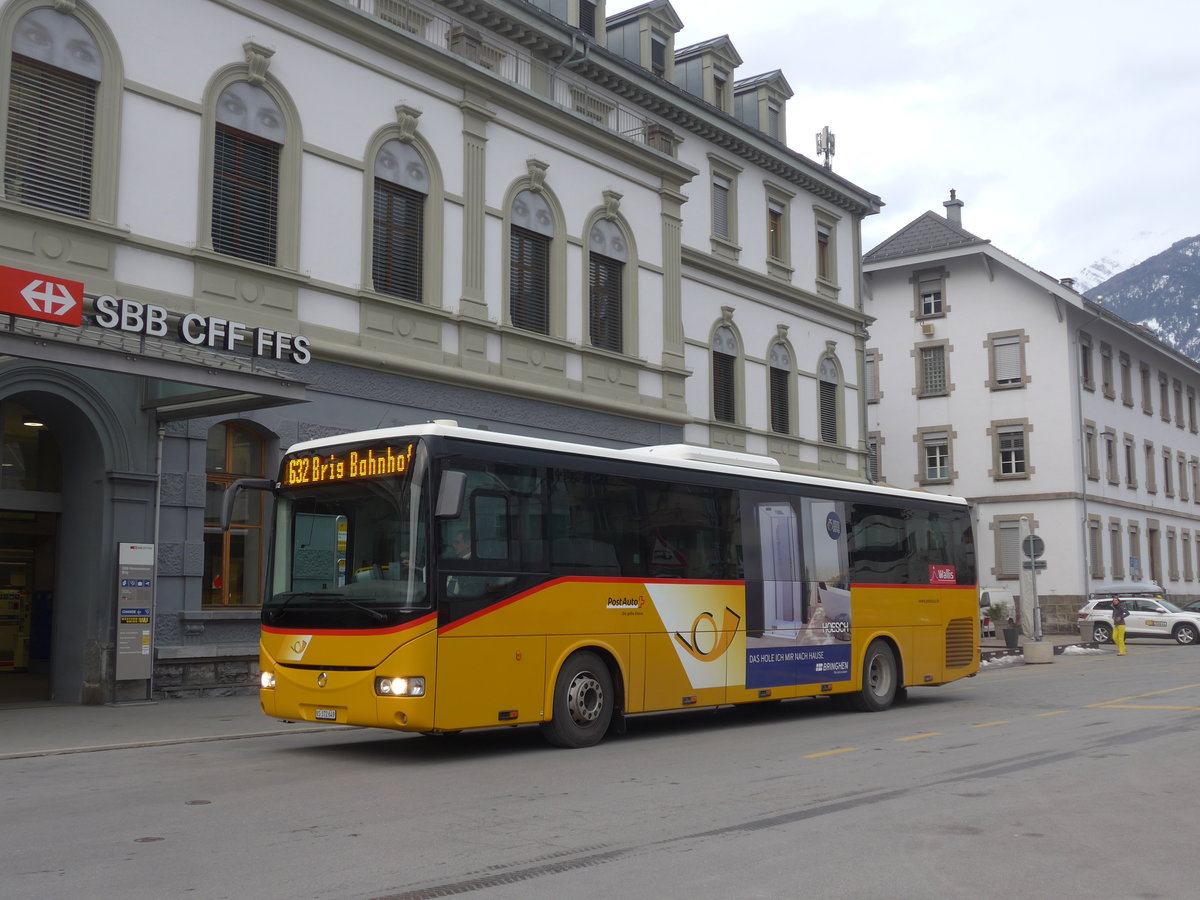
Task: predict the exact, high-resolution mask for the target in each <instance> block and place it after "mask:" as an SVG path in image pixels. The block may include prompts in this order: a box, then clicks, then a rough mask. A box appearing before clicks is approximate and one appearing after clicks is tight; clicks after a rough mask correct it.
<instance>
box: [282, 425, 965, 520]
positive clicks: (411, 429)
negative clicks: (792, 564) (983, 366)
mask: <svg viewBox="0 0 1200 900" xmlns="http://www.w3.org/2000/svg"><path fill="white" fill-rule="evenodd" d="M419 437H447V438H454V439H456V440H464V441H472V442H475V443H479V444H503V445H504V446H507V447H526V448H528V449H530V450H544V451H547V452H550V453H564V454H572V455H575V456H590V457H596V458H599V459H611V460H631V461H637V462H644V463H648V464H651V465H657V466H663V467H667V468H673V469H684V470H692V471H701V472H721V473H725V474H730V475H741V476H753V477H756V478H763V479H768V480H771V481H783V482H787V483H789V484H810V485H814V486H821V487H829V488H838V489H841V490H854V491H860V492H862V493H866V494H880V495H882V496H888V497H910V498H912V499H914V500H924V501H927V502H929V501H932V502H940V503H948V504H953V505H957V506H966V505H967V501H966V500H964V499H963V498H962V497H955V496H952V495H949V494H936V493H933V492H930V491H921V490H912V489H908V488H898V487H892V486H889V485H879V484H869V483H867V482H858V481H847V480H843V479H836V478H827V477H822V476H816V475H800V474H796V473H792V472H784V471H782V470H781V469H780V466H779V462H778V461H777V460H775V459H774V458H773V457H770V456H760V455H756V454H752V453H738V452H735V451H731V450H719V449H714V448H711V447H700V446H696V445H691V444H658V445H652V446H643V447H626V448H614V447H599V446H595V445H592V444H576V443H573V442H570V441H557V440H551V439H548V438H537V437H527V436H525V435H519V434H511V433H508V432H501V431H485V430H483V429H478V428H463V427H461V426H459V425H458V424H456V423H454V422H449V421H442V420H438V421H433V422H428V423H426V424H423V425H401V426H397V427H393V428H376V429H371V430H369V431H356V432H347V433H344V434H337V435H332V436H330V437H324V438H318V439H316V440H311V441H301V442H300V443H297V444H293V445H292V446H291V447H289V448H288V449H287V454H288V455H291V454H293V453H307V452H311V451H320V450H322V449H325V448H327V447H343V446H348V445H353V444H371V443H377V442H381V441H395V440H404V439H406V438H419Z"/></svg>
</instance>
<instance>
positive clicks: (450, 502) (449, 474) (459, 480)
mask: <svg viewBox="0 0 1200 900" xmlns="http://www.w3.org/2000/svg"><path fill="white" fill-rule="evenodd" d="M466 487H467V473H466V472H455V471H453V470H449V469H447V470H446V471H445V472H442V483H441V485H440V486H439V487H438V495H437V506H436V507H435V508H434V510H433V514H434V515H435V516H436V517H437V518H439V519H457V518H458V517H459V516H460V515H461V514H462V504H463V495H464V494H465V493H466Z"/></svg>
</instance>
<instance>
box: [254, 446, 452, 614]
mask: <svg viewBox="0 0 1200 900" xmlns="http://www.w3.org/2000/svg"><path fill="white" fill-rule="evenodd" d="M424 470H425V465H424V453H423V451H422V450H421V448H420V447H419V446H417V445H416V444H415V443H409V444H407V445H402V446H399V447H395V446H389V447H356V448H354V449H353V450H345V451H342V452H334V453H329V452H325V453H324V454H323V455H321V456H312V455H308V456H306V455H304V454H292V455H289V456H288V457H287V458H285V459H284V461H283V466H282V469H281V475H280V493H279V499H278V503H277V505H276V515H275V552H274V554H273V557H274V559H273V566H272V570H271V579H270V590H269V591H268V596H267V599H266V601H265V602H264V604H263V613H262V621H263V624H264V625H274V626H283V627H287V628H320V629H335V630H336V629H355V630H357V629H368V628H388V627H391V626H393V625H396V624H399V623H401V622H404V621H407V620H409V619H411V618H413V615H414V613H415V612H416V611H423V610H428V609H429V608H430V607H431V603H432V597H431V595H430V593H429V591H428V590H427V589H426V566H425V556H426V548H427V544H428V542H427V539H426V521H427V504H428V500H427V493H428V492H427V491H426V490H425V477H424V474H423V473H424Z"/></svg>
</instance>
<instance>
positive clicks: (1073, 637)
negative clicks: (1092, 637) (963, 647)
mask: <svg viewBox="0 0 1200 900" xmlns="http://www.w3.org/2000/svg"><path fill="white" fill-rule="evenodd" d="M1032 640H1033V638H1028V637H1026V636H1025V635H1024V634H1020V635H1018V636H1017V649H1016V650H1011V649H1009V647H1008V645H1007V644H1005V642H1004V635H1003V633H999V632H998V633H997V634H996V636H995V637H985V638H980V640H979V656H980V658H981V659H995V658H996V657H999V656H1020V655H1022V654H1023V653H1024V647H1025V645H1026V644H1027V643H1030V642H1031V641H1032ZM1042 642H1043V643H1047V644H1053V645H1054V653H1055V654H1056V655H1057V654H1059V653H1062V652H1063V649H1064V648H1066V647H1093V648H1095V647H1099V646H1100V645H1099V644H1097V643H1096V642H1095V641H1085V640H1084V639H1083V638H1082V637H1080V636H1079V633H1078V632H1076V633H1074V634H1043V635H1042Z"/></svg>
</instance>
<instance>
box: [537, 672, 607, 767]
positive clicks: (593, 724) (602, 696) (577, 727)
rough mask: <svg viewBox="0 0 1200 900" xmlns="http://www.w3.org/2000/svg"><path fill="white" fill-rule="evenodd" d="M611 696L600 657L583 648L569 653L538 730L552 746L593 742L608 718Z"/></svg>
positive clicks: (579, 745)
mask: <svg viewBox="0 0 1200 900" xmlns="http://www.w3.org/2000/svg"><path fill="white" fill-rule="evenodd" d="M614 699H615V698H614V697H613V683H612V675H611V674H610V673H609V671H608V666H606V665H605V664H604V660H602V659H601V658H600V657H599V656H597V655H596V654H595V653H591V652H590V651H587V650H583V651H580V652H579V653H575V654H572V655H571V657H570V658H569V659H568V660H567V661H566V662H565V663H564V664H563V667H562V669H561V670H560V671H559V673H558V679H557V681H555V683H554V708H553V710H552V711H551V718H550V721H549V722H543V723H542V733H543V734H544V735H545V736H546V740H547V741H549V742H550V743H551V744H553V745H554V746H556V747H567V748H571V749H574V748H578V747H590V746H592V745H593V744H597V743H599V742H600V739H601V738H602V737H604V733H605V732H606V731H607V730H608V723H609V722H610V721H611V720H612V715H613V701H614Z"/></svg>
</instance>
